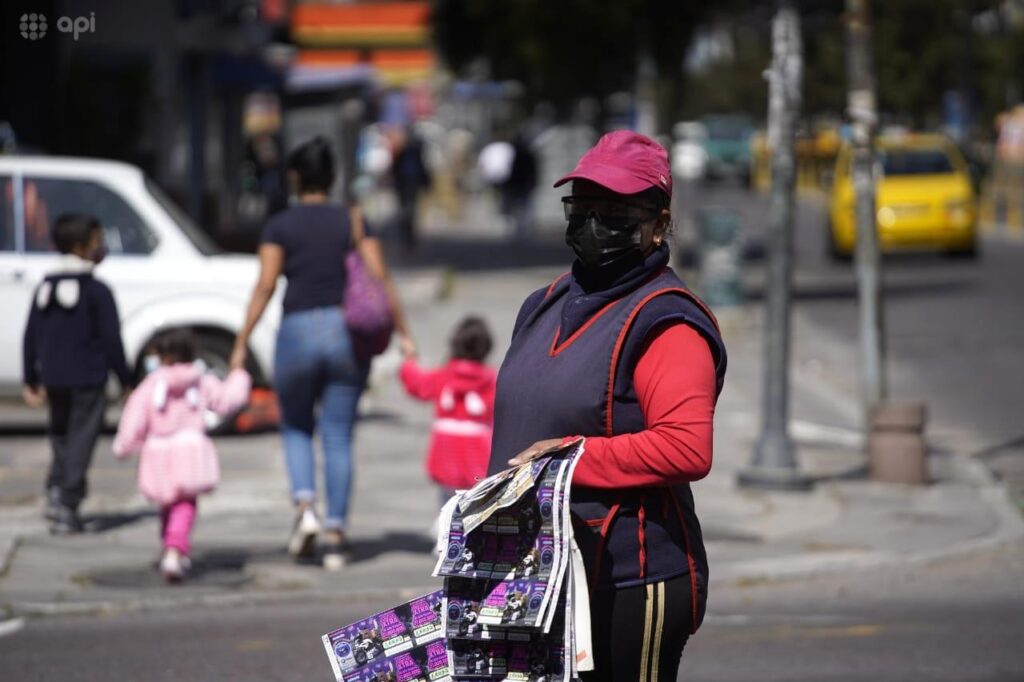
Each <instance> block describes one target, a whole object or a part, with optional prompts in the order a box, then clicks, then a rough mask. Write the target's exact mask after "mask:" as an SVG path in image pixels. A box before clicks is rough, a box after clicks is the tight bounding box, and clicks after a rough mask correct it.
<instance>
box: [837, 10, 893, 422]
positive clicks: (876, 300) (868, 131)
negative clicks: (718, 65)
mask: <svg viewBox="0 0 1024 682" xmlns="http://www.w3.org/2000/svg"><path fill="white" fill-rule="evenodd" d="M846 67H847V82H848V85H849V94H848V97H847V112H848V114H849V116H850V123H851V127H852V135H853V140H852V142H853V173H852V175H853V188H854V194H855V196H856V208H855V211H854V213H855V217H856V224H857V250H856V270H857V292H858V298H859V301H860V344H861V363H862V374H863V375H862V381H861V384H862V393H863V395H862V401H863V404H862V407H863V418H864V432H865V434H866V435H867V434H869V433H870V431H871V422H872V419H873V416H874V413H875V410H876V409H877V408H878V407H879V406H880V405H881V404H882V403H884V402H885V400H886V398H887V396H888V386H887V383H886V376H885V326H884V324H883V311H882V259H881V255H880V253H879V248H878V231H877V228H876V226H875V177H874V165H875V154H874V138H875V128H876V126H877V124H878V111H877V106H876V102H875V77H874V60H873V59H872V55H871V7H870V0H846Z"/></svg>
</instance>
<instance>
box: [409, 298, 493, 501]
mask: <svg viewBox="0 0 1024 682" xmlns="http://www.w3.org/2000/svg"><path fill="white" fill-rule="evenodd" d="M491 345H492V343H491V333H490V331H489V330H488V329H487V324H486V323H485V322H484V321H483V320H481V319H480V318H479V317H467V318H465V319H464V320H462V322H460V323H459V326H458V327H456V328H455V333H454V334H452V338H451V358H450V359H449V360H448V362H447V363H446V364H445V365H444V366H443V367H439V368H437V369H433V370H428V369H424V368H422V367H420V365H419V363H417V362H416V359H415V358H413V357H409V358H406V360H405V362H404V363H403V364H402V368H401V370H400V372H399V376H400V378H401V379H402V383H403V384H404V385H405V390H406V391H407V392H408V393H409V395H411V396H412V397H414V398H419V399H420V400H429V401H432V402H433V403H434V426H433V429H432V430H431V434H430V450H429V452H428V454H427V464H426V468H427V475H428V476H430V478H431V480H433V481H434V483H436V484H437V485H438V486H439V487H440V493H441V504H442V505H443V504H444V503H445V502H446V501H447V500H448V498H449V497H451V496H452V494H453V493H454V492H455V491H456V490H465V489H466V488H472V487H473V486H474V485H476V482H477V481H479V480H480V479H481V478H483V477H484V475H485V474H486V472H487V459H488V457H489V456H490V454H491V428H492V425H493V424H494V383H495V379H496V377H497V373H496V372H495V371H494V370H493V369H491V368H490V367H488V366H487V365H485V364H484V360H485V359H487V355H488V354H489V353H490V352H491Z"/></svg>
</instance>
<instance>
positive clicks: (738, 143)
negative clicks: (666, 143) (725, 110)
mask: <svg viewBox="0 0 1024 682" xmlns="http://www.w3.org/2000/svg"><path fill="white" fill-rule="evenodd" d="M701 123H703V124H704V129H705V130H706V131H707V137H706V138H705V140H704V151H705V152H706V153H707V172H706V177H707V178H708V179H709V180H739V181H740V182H741V183H742V184H743V185H745V186H746V185H749V184H750V162H751V159H750V157H751V154H750V152H751V140H752V138H753V136H754V124H753V121H751V119H750V117H749V116H746V115H744V114H715V115H711V116H705V117H704V118H702V119H701Z"/></svg>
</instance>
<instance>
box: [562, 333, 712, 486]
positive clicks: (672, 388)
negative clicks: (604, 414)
mask: <svg viewBox="0 0 1024 682" xmlns="http://www.w3.org/2000/svg"><path fill="white" fill-rule="evenodd" d="M633 386H634V388H635V389H636V395H637V399H638V400H639V403H640V410H641V411H642V412H643V415H644V423H645V425H646V428H645V429H644V430H643V431H640V432H639V433H628V434H622V435H619V436H612V437H603V436H591V437H588V438H587V441H586V446H585V451H584V455H583V457H582V458H581V459H580V461H579V464H578V465H577V467H576V472H575V475H574V476H573V484H574V485H578V486H584V487H589V488H633V487H640V486H667V485H675V484H677V483H686V482H689V481H696V480H698V479H701V478H704V477H705V476H707V474H708V472H709V471H710V470H711V451H712V436H713V426H712V424H713V420H714V414H715V398H716V387H715V363H714V359H713V358H712V356H711V349H710V348H709V347H708V344H707V341H705V340H704V338H703V337H702V336H701V335H700V333H699V332H697V331H696V330H695V329H693V328H692V327H690V326H688V325H686V324H683V323H679V324H673V325H670V326H668V327H665V328H664V329H662V330H661V331H659V332H658V333H657V334H656V335H655V336H654V337H653V338H652V339H651V340H650V341H649V342H648V343H647V347H646V348H645V350H644V351H643V353H642V354H641V356H640V359H639V360H638V361H637V365H636V369H634V370H633Z"/></svg>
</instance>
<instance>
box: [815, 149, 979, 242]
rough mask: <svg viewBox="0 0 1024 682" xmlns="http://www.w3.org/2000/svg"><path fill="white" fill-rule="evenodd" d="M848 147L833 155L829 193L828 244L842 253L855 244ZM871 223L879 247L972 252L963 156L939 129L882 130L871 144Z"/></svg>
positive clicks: (974, 217) (971, 198)
mask: <svg viewBox="0 0 1024 682" xmlns="http://www.w3.org/2000/svg"><path fill="white" fill-rule="evenodd" d="M852 160H853V153H852V149H851V147H850V145H849V144H844V145H843V147H842V148H841V149H840V151H839V156H838V157H837V158H836V170H835V177H834V181H833V184H832V191H831V193H830V196H829V207H828V210H829V230H828V249H829V254H830V255H831V256H832V257H833V258H837V259H847V258H849V257H850V256H851V255H852V254H853V251H854V245H855V244H856V223H855V219H854V191H853V179H852V177H851V171H852ZM875 161H876V165H875V175H876V183H877V184H876V185H875V207H876V214H875V215H876V219H875V226H876V228H877V230H878V237H879V245H880V247H881V249H882V252H883V253H892V252H895V251H902V250H916V249H937V250H940V251H943V252H946V253H950V254H956V255H961V256H968V257H972V256H974V255H975V253H976V243H977V222H978V211H977V201H976V197H975V194H974V188H973V186H972V184H971V178H970V175H969V173H968V170H967V162H966V161H965V160H964V158H963V156H962V155H961V154H960V151H959V150H958V149H957V148H956V145H954V144H953V142H952V141H950V140H949V138H947V137H945V136H942V135H924V134H913V135H912V134H907V135H900V136H883V137H880V138H878V140H877V143H876V146H875Z"/></svg>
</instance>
